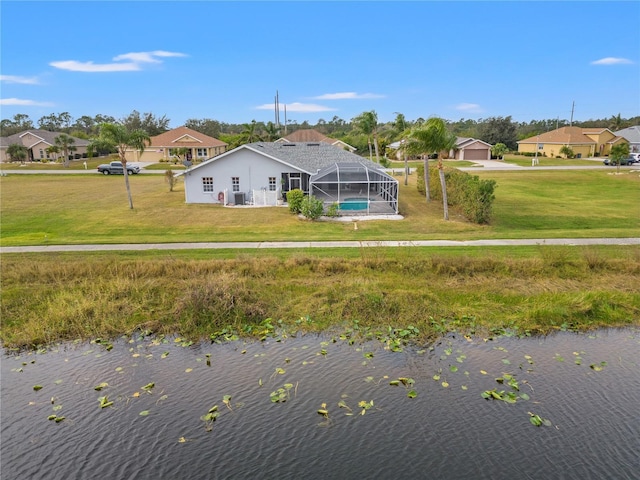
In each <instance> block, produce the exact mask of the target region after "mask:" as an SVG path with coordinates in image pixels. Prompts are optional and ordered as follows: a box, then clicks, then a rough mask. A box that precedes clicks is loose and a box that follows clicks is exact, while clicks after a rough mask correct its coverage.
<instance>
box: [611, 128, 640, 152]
mask: <svg viewBox="0 0 640 480" xmlns="http://www.w3.org/2000/svg"><path fill="white" fill-rule="evenodd" d="M613 133H614V135H617V136H618V137H623V138H625V139H626V140H627V142H629V153H640V126H639V125H635V126H633V127H628V128H623V129H622V130H618V131H617V132H613Z"/></svg>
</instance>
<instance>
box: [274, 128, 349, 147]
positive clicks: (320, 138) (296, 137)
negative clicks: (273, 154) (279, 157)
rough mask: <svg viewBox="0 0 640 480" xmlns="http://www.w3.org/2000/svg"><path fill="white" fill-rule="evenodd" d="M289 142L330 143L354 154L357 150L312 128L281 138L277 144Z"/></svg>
mask: <svg viewBox="0 0 640 480" xmlns="http://www.w3.org/2000/svg"><path fill="white" fill-rule="evenodd" d="M288 142H294V143H295V142H314V143H316V142H323V143H328V144H329V145H333V146H334V147H339V148H341V149H343V150H348V151H349V152H351V153H353V152H355V151H356V150H357V148H356V147H353V146H351V145H349V144H348V143H345V142H343V141H342V140H338V139H336V138H329V137H327V136H326V135H323V134H322V133H320V132H318V131H317V130H313V129H312V128H302V129H300V130H296V131H295V132H293V133H292V134H290V135H287V136H285V137H282V138H279V139H278V140H276V143H288Z"/></svg>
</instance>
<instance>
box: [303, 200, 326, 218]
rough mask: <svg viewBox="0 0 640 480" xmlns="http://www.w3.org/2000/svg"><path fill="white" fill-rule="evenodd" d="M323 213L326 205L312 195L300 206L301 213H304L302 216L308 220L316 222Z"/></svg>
mask: <svg viewBox="0 0 640 480" xmlns="http://www.w3.org/2000/svg"><path fill="white" fill-rule="evenodd" d="M323 211H324V204H323V203H322V200H319V199H317V198H316V197H313V196H311V195H309V196H307V197H304V198H303V199H302V204H301V205H300V213H302V215H304V216H305V217H306V218H309V219H311V220H316V219H318V218H320V216H321V215H322V213H323Z"/></svg>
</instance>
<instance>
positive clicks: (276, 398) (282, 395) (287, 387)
mask: <svg viewBox="0 0 640 480" xmlns="http://www.w3.org/2000/svg"><path fill="white" fill-rule="evenodd" d="M292 388H293V383H285V384H284V385H283V386H282V387H280V388H278V389H277V390H274V391H273V392H271V394H270V395H269V396H270V397H271V402H272V403H284V402H286V401H287V400H289V392H290V391H291V389H292Z"/></svg>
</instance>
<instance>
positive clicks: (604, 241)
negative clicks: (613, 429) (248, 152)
mask: <svg viewBox="0 0 640 480" xmlns="http://www.w3.org/2000/svg"><path fill="white" fill-rule="evenodd" d="M530 245H534V246H535V245H541V246H543V245H568V246H581V245H639V246H640V238H546V239H545V238H538V239H519V240H507V239H504V240H466V241H456V240H407V241H398V240H391V241H374V240H369V241H362V242H357V241H335V242H203V243H141V244H113V245H109V244H100V245H33V246H24V247H0V254H3V253H43V252H100V251H143V250H220V249H247V250H256V249H265V248H372V247H390V248H393V247H493V246H530Z"/></svg>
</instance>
